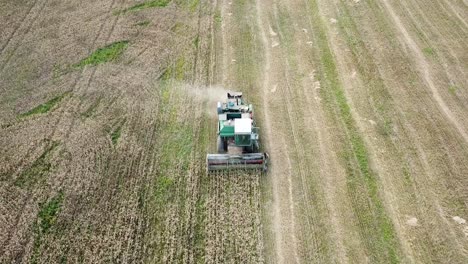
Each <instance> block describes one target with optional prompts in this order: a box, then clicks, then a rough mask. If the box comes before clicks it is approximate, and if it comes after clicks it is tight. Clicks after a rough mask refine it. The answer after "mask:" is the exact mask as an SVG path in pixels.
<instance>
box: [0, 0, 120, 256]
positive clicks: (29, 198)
mask: <svg viewBox="0 0 468 264" xmlns="http://www.w3.org/2000/svg"><path fill="white" fill-rule="evenodd" d="M48 1H49V0H46V1H44V4H43V5H42V6H41V7H40V10H39V12H38V14H37V15H36V16H35V17H34V18H33V20H32V22H31V23H30V24H29V26H28V29H27V31H26V33H25V34H24V35H22V38H21V41H22V40H23V39H24V38H25V36H26V35H27V34H28V33H29V31H30V30H31V28H32V25H33V24H34V22H35V21H36V20H37V19H38V17H39V16H40V14H41V13H42V11H43V9H44V8H45V6H46V5H47V3H48ZM115 1H116V0H113V1H112V4H111V6H110V8H109V11H111V10H112V8H113V5H114V3H115ZM105 23H106V21H104V23H102V24H101V30H102V28H103V27H104V24H105ZM114 26H115V25H113V27H112V28H114ZM101 30H100V31H101ZM100 34H101V32H99V33H98V35H97V37H96V38H95V39H94V41H93V44H92V45H93V46H94V44H95V42H96V41H97V39H98V36H99V35H100ZM109 35H110V34H109ZM19 46H20V45H17V46H16V47H15V48H14V52H16V50H17V49H18V47H19ZM10 58H11V57H10ZM8 60H9V59H7V62H5V63H4V64H2V66H0V73H1V72H2V71H3V69H4V67H5V66H6V64H7V63H8ZM83 71H84V69H82V70H80V72H79V74H78V76H77V78H75V81H74V83H73V84H72V89H71V91H73V90H74V89H75V87H76V85H77V83H78V81H79V80H80V79H81V76H82V74H83ZM64 101H65V100H64ZM70 101H71V99H70V98H69V100H68V101H65V102H64V103H63V105H62V106H61V107H60V108H61V109H62V111H61V112H60V113H58V114H57V115H58V116H57V119H56V121H55V124H54V125H52V127H53V128H52V130H51V132H50V133H49V135H48V136H46V138H47V139H48V141H49V142H50V143H49V145H48V146H46V148H47V147H50V144H53V141H52V139H53V138H54V135H55V134H56V131H57V128H58V127H59V124H60V122H61V121H62V119H63V118H64V114H65V109H67V108H68V106H69V104H70ZM75 121H76V120H75V119H73V123H72V124H74V122H75ZM71 129H72V127H71V126H70V127H68V133H67V137H66V138H64V140H66V139H67V138H68V136H69V133H70V131H71ZM32 198H33V192H28V195H27V197H25V200H24V203H23V205H22V206H21V208H22V209H20V210H19V212H20V213H19V215H18V216H17V220H16V225H15V228H14V229H11V230H16V226H17V225H18V223H19V221H20V219H21V218H22V216H23V213H24V208H25V207H26V206H27V205H28V204H30V202H31V199H32ZM8 237H9V239H8V240H7V242H6V245H8V244H9V243H10V242H9V241H10V240H11V238H12V234H10V235H9V236H8ZM6 247H7V246H5V247H4V248H6ZM24 250H25V248H24V247H23V249H22V251H21V252H24ZM21 252H20V253H19V255H22V254H23V253H21Z"/></svg>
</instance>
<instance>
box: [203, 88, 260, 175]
mask: <svg viewBox="0 0 468 264" xmlns="http://www.w3.org/2000/svg"><path fill="white" fill-rule="evenodd" d="M217 112H218V139H217V149H218V153H217V154H208V155H207V158H206V160H207V161H206V162H207V170H208V171H216V170H231V169H261V170H263V171H266V169H267V161H268V155H267V154H266V153H260V152H258V151H259V134H258V133H259V129H258V127H256V126H255V121H254V115H253V113H254V112H253V106H252V105H251V104H247V103H246V102H245V101H244V99H243V98H242V93H228V94H227V100H226V101H225V102H223V103H222V102H218V105H217Z"/></svg>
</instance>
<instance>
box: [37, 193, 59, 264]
mask: <svg viewBox="0 0 468 264" xmlns="http://www.w3.org/2000/svg"><path fill="white" fill-rule="evenodd" d="M62 202H63V192H62V191H60V192H59V193H58V194H57V195H56V196H54V197H53V198H52V199H50V201H49V202H47V203H46V204H42V205H41V209H40V211H39V213H38V214H37V222H36V223H35V224H34V233H35V238H34V244H33V253H32V255H31V263H37V258H38V257H39V254H40V249H41V245H42V243H43V237H44V236H45V235H47V234H49V233H50V231H51V228H52V227H53V226H54V224H55V222H56V221H57V216H58V213H59V212H60V209H61V207H62Z"/></svg>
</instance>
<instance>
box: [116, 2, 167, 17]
mask: <svg viewBox="0 0 468 264" xmlns="http://www.w3.org/2000/svg"><path fill="white" fill-rule="evenodd" d="M170 2H171V0H153V1H146V2H143V3H140V4H136V5H133V6H131V7H129V8H127V9H124V10H121V11H117V12H115V13H114V14H115V15H118V14H121V13H126V12H134V11H140V10H143V9H147V8H155V7H166V6H167V5H168V4H169V3H170Z"/></svg>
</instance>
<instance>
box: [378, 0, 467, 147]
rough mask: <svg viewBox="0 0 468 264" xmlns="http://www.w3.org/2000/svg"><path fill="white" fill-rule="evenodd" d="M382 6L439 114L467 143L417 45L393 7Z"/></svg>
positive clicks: (384, 1) (465, 134)
mask: <svg viewBox="0 0 468 264" xmlns="http://www.w3.org/2000/svg"><path fill="white" fill-rule="evenodd" d="M382 3H383V5H384V6H385V10H383V12H386V13H388V14H389V16H390V17H391V18H392V20H393V21H394V22H395V24H394V25H395V27H396V29H397V30H398V31H399V32H400V35H401V36H402V38H403V39H402V41H403V42H404V43H405V44H406V45H407V46H408V47H409V48H410V49H411V50H412V53H411V54H413V58H414V60H415V62H416V64H417V67H418V69H419V71H420V73H421V74H422V77H423V78H424V81H425V83H426V84H427V85H428V87H429V88H430V90H431V92H432V96H433V98H434V100H435V102H436V103H437V104H438V106H439V109H440V110H441V112H442V113H443V114H444V115H445V116H446V117H447V119H448V121H450V123H452V125H453V126H454V127H455V128H456V129H457V130H458V132H459V134H460V135H461V136H462V137H463V139H464V140H465V143H468V133H467V132H466V131H465V127H464V126H463V125H462V123H460V121H459V120H458V118H457V117H456V116H455V114H453V113H452V111H451V110H450V108H449V107H448V105H447V104H446V103H445V101H444V99H442V97H441V95H440V93H439V90H438V88H437V87H436V85H435V83H434V80H433V79H432V74H431V72H430V66H429V64H428V62H427V61H426V59H425V58H424V54H423V53H422V52H421V50H420V49H419V47H418V45H417V44H416V42H415V41H414V39H413V38H412V37H411V36H410V34H409V33H408V31H407V29H406V27H405V26H404V25H403V23H402V22H401V20H400V18H399V17H398V16H397V15H396V13H395V10H394V9H393V6H392V5H391V4H390V3H389V2H388V0H382Z"/></svg>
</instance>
